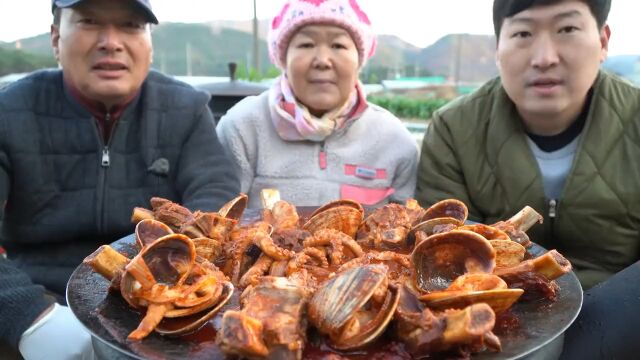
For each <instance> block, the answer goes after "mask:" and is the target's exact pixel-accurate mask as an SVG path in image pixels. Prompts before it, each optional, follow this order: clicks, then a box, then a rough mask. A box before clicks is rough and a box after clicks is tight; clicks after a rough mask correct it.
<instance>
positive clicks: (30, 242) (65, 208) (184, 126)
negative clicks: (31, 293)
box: [0, 70, 239, 294]
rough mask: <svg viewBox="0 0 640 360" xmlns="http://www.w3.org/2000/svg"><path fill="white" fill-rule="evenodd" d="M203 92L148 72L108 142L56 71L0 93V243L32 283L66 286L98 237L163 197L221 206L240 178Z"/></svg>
mask: <svg viewBox="0 0 640 360" xmlns="http://www.w3.org/2000/svg"><path fill="white" fill-rule="evenodd" d="M208 100H209V97H208V95H207V94H205V93H202V92H198V91H196V90H194V89H193V88H192V87H190V86H188V85H186V84H184V83H181V82H178V81H176V80H173V79H171V78H169V77H166V76H164V75H161V74H159V73H157V72H151V73H150V74H149V76H148V77H147V79H146V80H145V82H144V84H143V87H142V90H141V92H140V94H139V95H138V97H137V98H136V99H135V100H134V101H133V102H132V103H131V104H130V105H129V106H128V107H127V109H126V110H125V111H124V113H123V114H122V116H121V118H120V119H119V120H118V122H117V124H116V126H115V128H114V129H113V132H112V136H111V139H110V140H109V143H107V144H104V140H103V139H102V137H101V135H100V134H99V130H98V127H97V125H96V121H95V119H93V118H92V116H91V114H90V113H89V112H88V111H87V110H86V109H84V108H83V107H82V106H80V104H79V103H78V102H77V101H76V100H75V99H74V98H73V97H72V96H70V94H69V92H68V89H66V87H65V85H64V82H63V79H62V72H61V71H57V70H56V71H41V72H37V73H34V74H32V75H30V76H28V77H27V78H25V79H23V80H21V81H19V82H18V83H15V84H13V85H11V86H9V87H8V88H6V89H4V90H3V91H2V92H0V201H5V200H6V201H7V202H6V207H5V209H4V217H3V221H2V229H1V231H0V244H1V245H3V246H4V247H5V248H6V249H7V252H8V254H9V258H11V259H12V260H14V261H15V263H16V264H18V265H19V267H20V268H22V269H23V270H25V271H26V272H27V273H28V274H29V275H30V276H31V278H32V279H33V281H34V282H35V283H39V284H43V285H45V286H46V287H47V288H48V289H49V290H52V291H54V292H57V293H59V294H63V293H64V289H65V286H66V281H67V279H68V277H69V275H70V274H71V271H72V270H73V269H74V268H75V267H76V266H77V265H78V264H79V263H80V262H81V261H82V259H83V258H84V257H85V256H86V255H88V254H89V253H91V252H92V251H93V250H95V249H96V248H97V247H98V246H99V245H100V244H104V243H110V242H113V241H115V240H117V239H118V238H120V237H122V236H124V235H127V234H129V233H131V232H132V230H133V224H131V220H130V218H131V212H132V209H133V208H134V207H136V206H140V207H147V208H148V207H149V199H150V198H151V197H153V196H161V197H165V198H168V199H171V200H173V201H177V202H180V203H182V204H184V205H185V206H187V207H189V208H190V209H192V210H195V209H201V210H207V211H215V210H218V209H219V207H220V206H221V205H222V204H223V203H224V202H226V201H228V200H229V199H231V198H233V197H234V196H236V195H237V192H238V191H239V187H238V186H239V185H238V181H237V178H236V175H235V174H233V173H232V172H230V171H229V169H231V168H232V166H231V165H230V163H229V160H228V158H227V157H226V155H225V154H224V151H223V149H222V148H221V146H220V143H219V142H218V139H217V137H216V134H215V124H214V122H213V118H212V116H211V113H210V112H209V110H208V108H207V103H208Z"/></svg>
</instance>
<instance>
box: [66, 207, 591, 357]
mask: <svg viewBox="0 0 640 360" xmlns="http://www.w3.org/2000/svg"><path fill="white" fill-rule="evenodd" d="M298 211H299V212H300V213H301V214H304V213H307V214H308V213H309V209H301V208H299V209H298ZM258 218H259V212H257V211H251V210H247V211H246V212H245V216H244V218H243V222H250V221H255V220H256V219H258ZM111 246H112V247H113V248H114V249H116V250H118V251H119V252H121V253H123V254H126V255H128V256H129V257H133V256H134V255H135V254H136V252H137V250H136V248H135V246H134V239H133V235H129V236H127V237H124V238H122V239H120V240H118V241H116V242H114V243H113V244H111ZM529 252H530V253H531V254H532V255H533V256H539V255H541V254H543V253H544V252H546V250H545V249H543V248H542V247H540V246H538V245H536V244H534V245H533V246H532V247H531V248H530V249H529ZM556 281H557V283H558V285H559V286H560V291H559V296H558V299H557V301H555V302H549V301H540V302H521V303H517V304H516V305H514V307H513V308H512V310H511V311H512V315H513V320H514V321H516V324H515V326H514V328H513V329H511V330H510V331H507V332H505V333H500V334H499V336H500V339H501V342H502V346H503V348H502V352H499V353H491V352H483V353H480V354H477V355H476V356H474V357H473V358H474V359H483V360H484V359H487V360H488V359H491V360H498V359H500V360H502V359H521V358H526V357H527V356H531V355H532V354H535V353H536V352H538V353H540V352H541V351H544V347H545V345H547V344H549V343H550V342H552V341H553V340H554V339H556V338H558V336H560V335H562V334H563V332H564V331H565V330H566V329H567V328H568V327H569V325H571V323H572V322H573V321H574V320H575V319H576V317H577V316H578V313H579V312H580V308H581V306H582V288H581V286H580V283H579V282H578V278H577V277H576V276H575V274H574V273H573V272H571V273H569V274H566V275H564V276H563V277H561V278H559V279H557V280H556ZM108 287H109V283H108V281H107V280H105V279H104V278H103V277H101V276H100V275H98V274H96V273H95V272H93V270H92V269H91V268H90V267H89V266H87V265H84V264H82V265H80V266H79V267H78V268H76V270H75V271H74V272H73V274H72V275H71V278H70V280H69V283H68V285H67V302H68V304H69V307H70V308H71V310H72V311H73V313H74V314H75V316H76V317H77V318H78V319H79V320H80V322H81V323H82V324H83V325H84V326H85V327H86V328H87V330H88V331H89V332H90V333H91V334H92V336H93V342H94V349H95V351H96V355H97V356H98V358H104V359H185V358H189V359H193V360H196V359H207V360H212V359H225V357H224V354H223V353H222V352H221V351H220V349H219V348H218V347H217V346H216V345H215V329H216V328H219V326H220V321H221V314H222V312H221V313H220V315H219V316H217V317H215V318H214V319H213V320H212V321H210V322H209V323H207V325H205V326H204V327H203V328H202V329H200V330H199V331H198V332H196V333H195V334H192V335H187V336H183V337H180V338H169V337H163V336H160V335H158V334H156V333H152V334H151V335H150V336H148V337H147V338H145V339H144V340H142V341H140V342H134V341H128V340H127V335H128V334H129V332H131V331H132V330H133V329H135V328H136V327H137V325H138V323H139V321H140V319H141V318H142V316H141V314H140V313H138V312H136V311H134V310H133V309H132V308H130V307H129V305H128V304H127V303H126V302H125V301H124V300H123V299H122V298H121V297H120V296H119V295H117V294H109V293H108V292H107V288H108ZM237 304H238V301H237V295H236V296H235V297H234V298H233V299H232V301H230V303H229V304H227V306H226V307H225V309H229V308H233V307H237V306H238V305H237ZM225 309H223V310H222V311H224V310H225ZM384 341H385V340H384V339H383V340H382V342H383V344H377V345H376V346H377V349H381V350H380V351H384V352H386V351H390V350H389V349H393V346H385V344H384ZM320 347H321V348H322V349H321V351H320V350H318V349H316V350H318V351H314V352H313V353H307V354H306V355H305V356H308V357H311V358H321V357H322V356H321V355H323V354H326V353H327V352H328V351H330V350H328V349H327V348H326V347H323V346H320ZM541 349H542V350H541ZM371 352H372V351H371V349H370V350H369V351H367V350H366V349H365V351H362V352H358V353H354V354H342V355H343V356H345V357H346V358H354V359H359V358H367V357H369V358H370V356H371V355H372V354H371ZM405 354H406V353H405ZM390 355H391V354H390ZM534 357H535V356H534Z"/></svg>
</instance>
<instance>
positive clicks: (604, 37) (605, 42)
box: [600, 24, 611, 62]
mask: <svg viewBox="0 0 640 360" xmlns="http://www.w3.org/2000/svg"><path fill="white" fill-rule="evenodd" d="M609 39H611V28H610V27H609V25H608V24H605V25H604V26H603V27H602V29H601V30H600V47H601V50H600V51H601V56H600V62H604V61H605V60H606V59H607V55H608V54H609Z"/></svg>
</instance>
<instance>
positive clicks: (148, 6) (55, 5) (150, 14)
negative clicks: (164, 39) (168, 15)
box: [51, 0, 158, 24]
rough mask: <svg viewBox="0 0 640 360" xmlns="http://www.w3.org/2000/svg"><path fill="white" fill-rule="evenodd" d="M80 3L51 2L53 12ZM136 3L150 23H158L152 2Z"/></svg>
mask: <svg viewBox="0 0 640 360" xmlns="http://www.w3.org/2000/svg"><path fill="white" fill-rule="evenodd" d="M80 2H82V0H51V11H53V10H55V9H56V8H68V7H72V6H74V5H76V4H78V3H80ZM135 3H136V4H137V5H138V6H139V7H140V9H141V10H142V11H143V12H144V14H145V15H146V16H147V20H149V22H150V23H153V24H157V23H158V18H156V15H155V14H154V13H153V10H151V1H150V0H135Z"/></svg>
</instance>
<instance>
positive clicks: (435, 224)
mask: <svg viewBox="0 0 640 360" xmlns="http://www.w3.org/2000/svg"><path fill="white" fill-rule="evenodd" d="M462 224H463V223H462V222H460V220H458V219H456V218H452V217H441V218H434V219H429V220H425V221H423V222H421V223H419V224H417V225H415V226H414V227H412V228H411V230H409V234H408V235H407V241H408V243H409V244H414V243H415V241H416V232H418V231H422V232H424V233H425V235H426V236H431V235H433V234H435V233H437V232H439V229H442V228H444V227H450V226H453V227H455V228H457V227H459V226H460V225H462Z"/></svg>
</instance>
